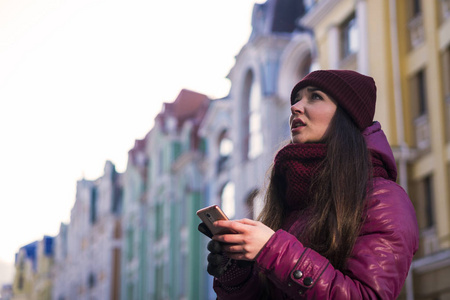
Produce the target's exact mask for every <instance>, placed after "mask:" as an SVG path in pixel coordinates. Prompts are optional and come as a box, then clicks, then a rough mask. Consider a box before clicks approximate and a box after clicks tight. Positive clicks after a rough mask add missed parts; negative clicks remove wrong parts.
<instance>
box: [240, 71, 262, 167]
mask: <svg viewBox="0 0 450 300" xmlns="http://www.w3.org/2000/svg"><path fill="white" fill-rule="evenodd" d="M241 120H242V130H241V131H240V132H242V136H241V138H242V145H243V147H242V151H243V152H242V158H243V160H248V159H254V158H256V157H257V156H259V155H260V154H261V153H262V150H263V148H262V147H263V139H262V137H263V136H262V126H261V125H262V124H261V86H260V84H259V82H258V81H257V80H256V79H255V76H254V75H253V72H252V71H248V73H247V75H246V77H245V83H244V91H243V97H242V101H241Z"/></svg>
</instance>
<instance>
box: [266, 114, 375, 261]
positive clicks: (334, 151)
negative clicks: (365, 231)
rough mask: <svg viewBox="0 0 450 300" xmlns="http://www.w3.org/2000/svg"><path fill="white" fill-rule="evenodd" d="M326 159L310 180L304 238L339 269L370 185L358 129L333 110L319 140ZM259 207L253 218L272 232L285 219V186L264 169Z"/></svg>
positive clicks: (366, 156) (360, 218)
mask: <svg viewBox="0 0 450 300" xmlns="http://www.w3.org/2000/svg"><path fill="white" fill-rule="evenodd" d="M323 142H325V143H326V144H327V154H326V157H325V159H324V160H323V162H322V163H321V166H320V167H319V169H318V170H320V171H319V172H318V174H316V175H315V177H314V178H312V184H311V187H310V188H311V196H312V198H311V200H312V201H311V204H310V206H309V207H308V210H309V211H310V212H311V214H310V215H309V216H310V217H309V218H308V222H307V224H306V229H305V230H304V233H303V234H305V233H306V235H307V237H306V238H307V239H306V240H307V246H308V247H310V248H311V249H313V250H315V251H317V252H318V253H320V254H321V255H323V256H325V257H326V258H328V260H329V261H330V262H331V264H332V265H333V266H334V267H335V268H336V269H343V268H344V267H345V263H346V261H347V259H348V257H349V256H350V254H351V252H352V249H353V246H354V244H355V241H356V238H357V237H358V234H359V231H360V228H361V224H362V222H363V210H364V205H365V199H366V191H367V188H368V183H369V182H370V176H371V175H370V174H371V173H372V172H371V164H370V156H369V150H368V149H367V145H366V142H365V140H364V137H363V136H362V134H361V132H360V130H359V129H358V128H357V127H356V125H355V124H354V123H353V121H352V120H351V119H350V117H349V116H348V114H347V113H346V112H345V111H344V110H342V109H341V108H340V107H339V106H338V108H337V110H336V113H335V115H334V116H333V118H332V120H331V123H330V125H329V128H328V130H327V133H326V135H325V138H324V141H323ZM269 172H270V175H269V181H268V185H267V188H266V193H265V205H264V208H263V210H262V212H261V214H260V216H259V218H258V219H259V220H260V221H262V222H263V223H264V224H266V225H267V226H269V227H270V228H272V229H273V230H278V229H279V228H281V224H282V222H283V220H284V218H285V216H286V209H285V204H284V203H285V201H284V199H283V196H284V190H283V188H284V186H285V183H284V182H282V181H281V180H280V179H279V178H277V177H276V176H274V168H273V167H272V168H271V169H270V170H269Z"/></svg>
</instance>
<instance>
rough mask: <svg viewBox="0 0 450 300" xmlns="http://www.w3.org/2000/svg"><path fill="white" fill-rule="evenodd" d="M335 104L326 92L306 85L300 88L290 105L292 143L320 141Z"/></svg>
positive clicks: (333, 112) (335, 107) (331, 116)
mask: <svg viewBox="0 0 450 300" xmlns="http://www.w3.org/2000/svg"><path fill="white" fill-rule="evenodd" d="M336 109H337V106H336V103H335V102H334V101H333V100H332V99H331V98H330V97H328V95H327V94H325V93H324V92H322V91H320V90H319V89H317V88H315V87H312V86H308V87H305V88H303V89H301V90H300V91H299V92H298V93H297V96H296V98H295V100H294V104H293V105H292V106H291V117H290V120H289V124H290V126H291V140H292V142H293V143H314V142H320V141H321V140H322V139H323V137H324V135H325V133H326V131H327V129H328V125H329V124H330V122H331V119H332V118H333V116H334V114H335V112H336Z"/></svg>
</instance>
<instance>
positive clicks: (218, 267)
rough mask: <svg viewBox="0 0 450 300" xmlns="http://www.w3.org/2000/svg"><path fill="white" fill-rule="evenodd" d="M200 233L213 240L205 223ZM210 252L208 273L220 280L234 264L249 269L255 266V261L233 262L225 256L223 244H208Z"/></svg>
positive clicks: (199, 229)
mask: <svg viewBox="0 0 450 300" xmlns="http://www.w3.org/2000/svg"><path fill="white" fill-rule="evenodd" d="M198 231H200V232H201V233H203V234H204V235H206V236H207V237H209V238H212V236H213V234H212V233H211V231H210V230H209V229H208V227H207V226H206V225H205V223H203V222H202V223H200V224H199V225H198ZM207 249H208V251H209V252H210V253H209V254H208V258H207V260H208V267H207V271H208V273H209V274H210V275H212V276H214V277H216V278H218V277H220V276H221V275H223V273H224V272H225V271H226V270H227V269H228V268H229V267H230V266H231V265H232V264H233V263H234V264H235V265H236V266H237V267H239V268H248V267H251V266H252V265H253V261H246V260H237V261H235V260H233V259H230V258H229V257H227V256H226V255H225V254H223V251H222V243H221V242H218V241H215V240H211V241H209V243H208V246H207Z"/></svg>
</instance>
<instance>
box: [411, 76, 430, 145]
mask: <svg viewBox="0 0 450 300" xmlns="http://www.w3.org/2000/svg"><path fill="white" fill-rule="evenodd" d="M426 90H427V86H426V75H425V71H424V70H421V71H419V72H417V73H416V75H415V76H413V77H412V78H411V80H410V99H411V104H412V105H411V110H412V111H411V114H412V116H413V122H414V124H413V126H414V127H413V128H414V129H415V141H416V147H417V149H419V150H421V151H422V150H427V149H429V146H430V129H429V121H428V114H427V111H428V108H427V106H428V105H427V91H426Z"/></svg>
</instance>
